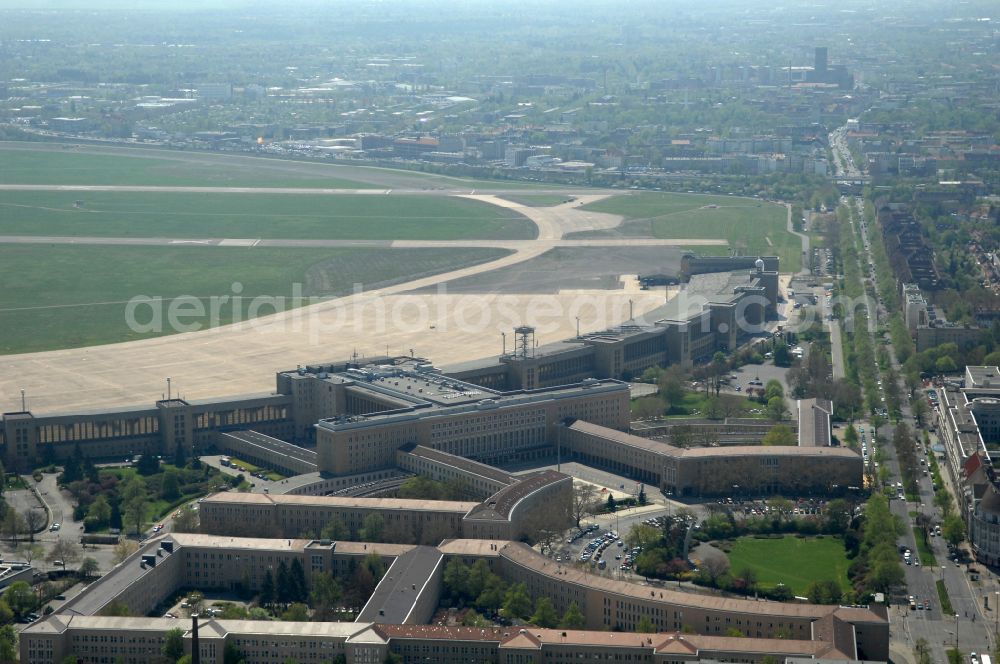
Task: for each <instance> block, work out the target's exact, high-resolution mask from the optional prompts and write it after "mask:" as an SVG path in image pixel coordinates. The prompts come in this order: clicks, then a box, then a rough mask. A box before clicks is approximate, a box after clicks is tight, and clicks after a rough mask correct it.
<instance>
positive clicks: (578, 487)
mask: <svg viewBox="0 0 1000 664" xmlns="http://www.w3.org/2000/svg"><path fill="white" fill-rule="evenodd" d="M596 505H597V491H596V490H595V489H594V485H593V484H586V483H584V482H574V483H573V502H572V503H571V510H572V516H573V521H574V522H575V523H576V527H577V528H579V527H580V522H581V521H582V520H583V519H584V518H585V517H587V516H590V515H591V514H593V513H594V511H595V509H594V508H595V506H596Z"/></svg>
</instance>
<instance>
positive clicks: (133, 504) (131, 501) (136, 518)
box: [121, 475, 149, 533]
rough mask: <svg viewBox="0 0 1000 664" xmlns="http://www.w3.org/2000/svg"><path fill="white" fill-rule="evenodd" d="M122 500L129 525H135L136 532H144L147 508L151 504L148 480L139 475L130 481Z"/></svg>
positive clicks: (126, 485) (122, 494)
mask: <svg viewBox="0 0 1000 664" xmlns="http://www.w3.org/2000/svg"><path fill="white" fill-rule="evenodd" d="M121 499H122V505H124V507H125V509H124V516H125V520H126V521H127V522H128V523H129V524H133V525H135V532H137V533H139V532H142V526H143V524H144V523H145V522H146V508H147V506H148V504H149V503H148V501H149V497H148V492H147V490H146V480H144V479H142V477H139V476H138V475H137V476H135V477H133V478H132V479H130V480H129V481H128V482H127V483H126V484H125V487H124V488H123V489H122V492H121Z"/></svg>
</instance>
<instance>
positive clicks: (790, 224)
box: [785, 203, 812, 276]
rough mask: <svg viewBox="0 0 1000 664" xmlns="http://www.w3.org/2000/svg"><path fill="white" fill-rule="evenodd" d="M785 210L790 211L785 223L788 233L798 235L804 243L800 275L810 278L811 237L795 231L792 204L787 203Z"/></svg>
mask: <svg viewBox="0 0 1000 664" xmlns="http://www.w3.org/2000/svg"><path fill="white" fill-rule="evenodd" d="M785 208H786V209H787V210H788V219H787V221H786V222H785V224H786V226H787V228H788V232H789V233H791V234H792V235H797V236H798V237H799V240H801V241H802V269H801V270H799V272H798V273H799V274H800V275H803V276H808V275H810V274H812V272H811V271H810V269H809V236H808V235H806V234H805V233H800V232H798V231H797V230H795V225H794V223H793V220H792V204H791V203H785Z"/></svg>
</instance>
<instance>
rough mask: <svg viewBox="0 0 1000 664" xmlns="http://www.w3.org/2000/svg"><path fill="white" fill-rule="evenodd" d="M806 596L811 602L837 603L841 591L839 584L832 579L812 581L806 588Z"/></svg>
mask: <svg viewBox="0 0 1000 664" xmlns="http://www.w3.org/2000/svg"><path fill="white" fill-rule="evenodd" d="M806 596H807V597H809V601H810V602H812V603H813V604H838V603H839V602H840V599H841V597H842V596H843V591H842V590H841V588H840V584H839V583H837V582H836V581H834V580H832V579H826V580H823V581H812V582H811V583H810V584H809V586H808V588H806Z"/></svg>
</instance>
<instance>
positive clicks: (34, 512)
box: [0, 475, 49, 542]
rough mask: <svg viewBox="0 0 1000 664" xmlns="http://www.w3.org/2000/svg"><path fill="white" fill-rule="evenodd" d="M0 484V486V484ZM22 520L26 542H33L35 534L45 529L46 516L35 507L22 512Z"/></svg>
mask: <svg viewBox="0 0 1000 664" xmlns="http://www.w3.org/2000/svg"><path fill="white" fill-rule="evenodd" d="M0 477H2V475H0ZM0 484H2V482H0ZM23 518H24V525H25V529H26V530H27V531H28V541H29V542H34V541H35V533H37V532H39V531H41V530H42V528H44V527H45V524H46V523H48V521H49V518H48V515H47V514H45V512H44V511H43V510H40V509H38V508H37V507H29V508H28V509H26V510H25V511H24V515H23Z"/></svg>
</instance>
